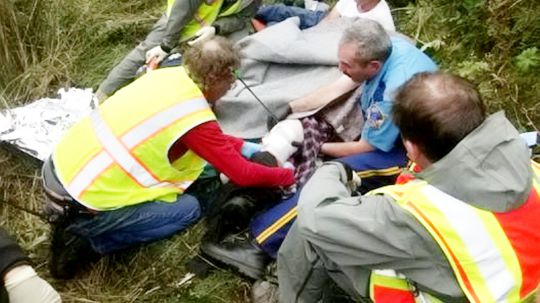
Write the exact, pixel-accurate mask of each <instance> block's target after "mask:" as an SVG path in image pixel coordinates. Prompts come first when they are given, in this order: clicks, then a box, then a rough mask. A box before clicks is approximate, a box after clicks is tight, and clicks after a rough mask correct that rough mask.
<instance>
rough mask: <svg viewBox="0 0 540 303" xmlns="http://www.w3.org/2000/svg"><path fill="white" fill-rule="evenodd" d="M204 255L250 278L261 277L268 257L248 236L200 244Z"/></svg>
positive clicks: (231, 237)
mask: <svg viewBox="0 0 540 303" xmlns="http://www.w3.org/2000/svg"><path fill="white" fill-rule="evenodd" d="M201 251H202V252H203V254H204V255H206V256H208V257H210V258H211V259H213V260H216V261H218V262H220V263H223V264H225V265H227V266H229V267H232V268H233V269H235V270H237V271H238V272H240V273H241V274H244V275H246V276H247V277H249V278H252V279H256V280H257V279H261V278H262V277H263V276H264V274H265V268H266V265H267V264H268V263H269V262H270V261H271V259H270V257H269V256H268V255H267V254H266V253H265V252H264V251H263V250H262V249H261V248H259V246H258V245H257V244H256V243H255V242H254V241H253V240H252V239H250V238H249V237H248V236H243V237H238V236H230V237H228V238H226V239H225V240H224V241H222V242H220V243H213V242H206V243H203V244H202V245H201Z"/></svg>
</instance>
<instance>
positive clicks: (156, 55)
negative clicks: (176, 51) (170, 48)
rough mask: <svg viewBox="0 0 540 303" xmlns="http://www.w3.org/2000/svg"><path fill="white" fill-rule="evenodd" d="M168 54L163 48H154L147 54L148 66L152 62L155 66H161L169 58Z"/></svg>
mask: <svg viewBox="0 0 540 303" xmlns="http://www.w3.org/2000/svg"><path fill="white" fill-rule="evenodd" d="M167 55H168V53H167V52H166V51H164V50H163V49H162V48H161V46H159V45H158V46H154V47H153V48H151V49H149V50H148V51H147V52H146V64H148V63H150V62H152V63H154V64H159V62H161V61H163V59H165V57H167Z"/></svg>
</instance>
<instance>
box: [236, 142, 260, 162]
mask: <svg viewBox="0 0 540 303" xmlns="http://www.w3.org/2000/svg"><path fill="white" fill-rule="evenodd" d="M261 148H262V146H261V145H260V144H257V143H253V142H249V141H244V145H242V149H241V150H240V153H241V154H242V156H244V157H245V158H248V159H249V158H251V156H253V154H254V153H256V152H259V151H260V150H261Z"/></svg>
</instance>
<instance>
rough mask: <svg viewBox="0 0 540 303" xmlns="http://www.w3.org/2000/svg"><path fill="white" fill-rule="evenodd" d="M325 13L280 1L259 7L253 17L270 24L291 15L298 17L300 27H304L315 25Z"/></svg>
mask: <svg viewBox="0 0 540 303" xmlns="http://www.w3.org/2000/svg"><path fill="white" fill-rule="evenodd" d="M325 14H326V13H325V12H323V11H310V10H307V9H303V8H300V7H296V6H286V5H283V4H281V3H280V4H272V5H265V6H263V7H261V8H260V9H259V11H258V12H257V15H256V16H255V18H256V19H259V20H261V21H264V22H265V23H266V24H267V25H269V26H270V25H273V24H275V23H278V22H281V21H283V20H285V19H288V18H291V17H299V18H300V26H299V27H300V29H306V28H310V27H312V26H315V25H317V23H319V22H320V21H321V20H322V19H323V18H324V16H325Z"/></svg>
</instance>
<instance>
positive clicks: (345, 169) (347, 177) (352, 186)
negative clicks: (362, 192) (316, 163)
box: [325, 161, 362, 196]
mask: <svg viewBox="0 0 540 303" xmlns="http://www.w3.org/2000/svg"><path fill="white" fill-rule="evenodd" d="M325 164H327V165H335V166H337V167H338V168H339V169H340V172H341V174H340V181H341V182H342V183H343V184H344V185H345V187H347V189H348V190H349V192H350V193H351V196H356V195H357V194H358V188H359V187H360V185H362V179H361V178H360V176H358V174H357V173H356V172H355V171H354V169H352V168H351V167H350V166H349V165H347V164H346V163H343V162H339V161H328V162H326V163H325Z"/></svg>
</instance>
